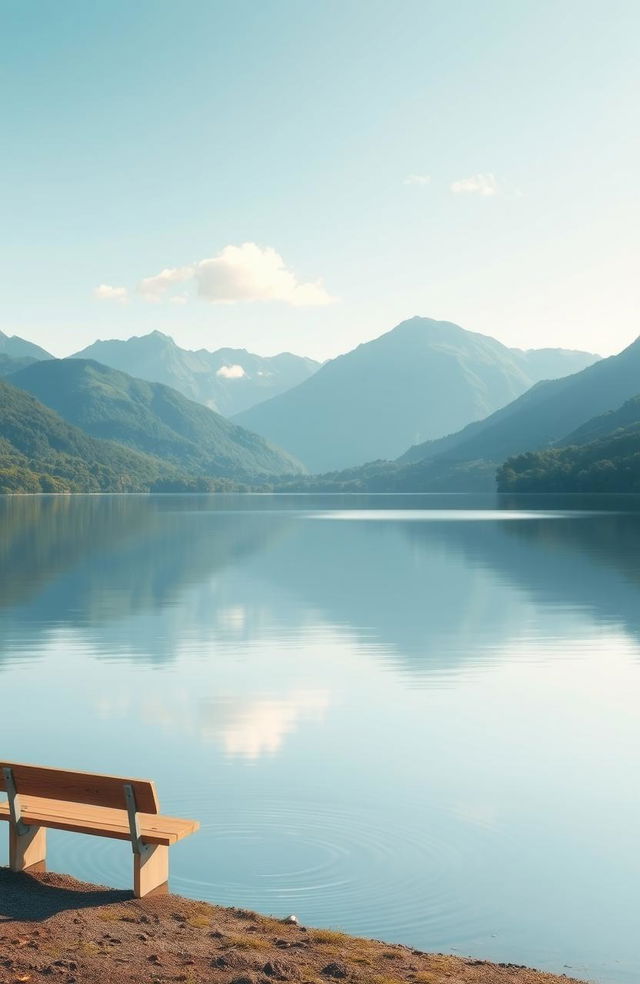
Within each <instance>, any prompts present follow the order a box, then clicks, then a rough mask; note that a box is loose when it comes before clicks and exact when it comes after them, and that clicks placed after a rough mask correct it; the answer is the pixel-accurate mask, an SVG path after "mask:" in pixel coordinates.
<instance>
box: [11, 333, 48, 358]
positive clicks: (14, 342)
mask: <svg viewBox="0 0 640 984" xmlns="http://www.w3.org/2000/svg"><path fill="white" fill-rule="evenodd" d="M0 353H2V354H3V355H8V356H9V357H10V358H12V359H22V358H30V359H52V358H53V356H52V355H50V354H49V353H48V352H46V351H45V350H44V349H43V348H40V346H39V345H35V344H34V343H33V342H28V341H27V340H26V339H25V338H18V336H17V335H5V333H4V332H3V331H0Z"/></svg>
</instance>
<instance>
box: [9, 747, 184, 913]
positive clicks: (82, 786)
mask: <svg viewBox="0 0 640 984" xmlns="http://www.w3.org/2000/svg"><path fill="white" fill-rule="evenodd" d="M0 791H3V792H6V794H7V801H6V802H1V803H0V820H8V821H9V865H10V868H11V870H12V871H27V870H28V869H29V868H32V869H34V870H41V871H42V870H45V865H46V855H47V845H46V833H47V827H52V828H55V829H56V830H70V831H73V832H75V833H79V834H94V835H96V836H98V837H114V838H116V840H125V841H130V842H131V846H132V848H133V890H134V894H135V896H136V898H142V897H143V896H144V895H149V893H151V892H154V893H156V892H166V891H167V890H168V880H169V848H170V847H171V845H172V844H175V843H176V842H177V841H179V840H182V838H183V837H188V836H189V834H193V833H195V831H196V830H197V829H198V827H199V826H200V825H199V823H198V822H197V821H196V820H179V819H177V818H175V817H165V816H161V815H160V814H159V810H160V804H159V803H158V794H157V792H156V787H155V784H154V783H153V782H150V781H149V780H147V779H125V778H122V777H118V776H105V775H99V774H93V773H89V772H67V771H64V770H63V769H47V768H43V767H41V766H39V765H22V764H19V763H17V762H2V761H0Z"/></svg>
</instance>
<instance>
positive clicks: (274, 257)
mask: <svg viewBox="0 0 640 984" xmlns="http://www.w3.org/2000/svg"><path fill="white" fill-rule="evenodd" d="M195 277H196V281H197V284H198V293H199V295H200V297H204V298H205V300H207V301H211V302H213V303H224V302H227V303H228V302H231V301H284V302H285V303H287V304H291V305H293V306H294V307H303V306H306V305H309V306H311V305H318V304H329V303H331V301H332V300H333V298H332V297H330V295H329V294H328V293H327V291H326V290H325V288H324V287H323V285H322V283H321V282H320V281H316V282H309V283H300V281H299V280H298V279H297V277H296V276H295V274H294V273H292V271H291V270H289V269H287V267H286V266H285V263H284V260H283V259H282V257H281V256H280V254H279V253H276V251H275V250H274V249H271V247H269V246H267V247H264V248H263V247H262V246H258V245H256V243H243V244H242V246H225V247H224V249H223V250H221V252H220V253H218V254H217V255H216V256H213V257H211V258H210V259H206V260H201V261H200V262H199V263H197V264H196V266H195Z"/></svg>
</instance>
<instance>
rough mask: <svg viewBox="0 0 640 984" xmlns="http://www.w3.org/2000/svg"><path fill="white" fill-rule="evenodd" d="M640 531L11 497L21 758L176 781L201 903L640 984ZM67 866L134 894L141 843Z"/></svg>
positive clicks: (473, 502)
mask: <svg viewBox="0 0 640 984" xmlns="http://www.w3.org/2000/svg"><path fill="white" fill-rule="evenodd" d="M637 510H638V505H637V502H636V501H635V500H633V499H624V498H621V499H619V500H618V501H617V502H616V501H610V500H602V499H594V500H592V501H589V500H585V499H583V498H580V497H565V498H564V499H561V500H557V499H546V498H545V497H536V498H534V499H531V500H526V499H523V498H521V497H513V498H511V499H506V498H503V499H497V498H494V497H489V496H487V497H481V498H478V497H472V496H463V495H457V496H438V495H425V496H415V495H414V496H215V497H209V496H202V497H199V496H175V497H174V496H164V497H151V498H149V497H144V496H139V497H138V496H121V497H119V496H113V497H110V496H105V497H94V496H87V497H82V496H78V497H64V496H62V497H55V496H53V497H41V498H6V499H4V500H3V501H0V537H1V538H0V697H1V700H0V715H1V742H0V755H2V757H6V758H9V759H16V760H22V761H34V762H39V763H45V764H51V765H56V766H60V767H75V768H79V769H86V770H93V771H105V772H114V773H123V774H129V775H140V776H149V777H152V778H155V779H156V780H157V782H158V788H159V792H160V798H161V804H162V807H163V810H164V811H165V812H169V813H175V814H177V815H182V816H187V817H195V818H198V819H199V820H200V821H201V823H202V830H201V832H200V833H198V834H197V835H196V836H195V837H192V838H190V839H189V840H187V841H185V842H183V843H181V844H179V845H178V846H177V847H175V848H174V849H173V850H172V852H171V875H172V877H171V887H172V889H173V890H174V891H176V892H179V893H182V894H185V895H190V896H193V897H196V898H205V899H209V900H211V901H213V902H219V903H223V904H231V905H237V906H242V907H247V908H254V909H258V910H260V911H263V912H268V913H273V914H275V915H278V916H286V915H288V914H289V913H291V912H293V913H296V914H297V916H298V917H299V918H300V920H301V921H303V922H305V923H307V924H309V925H316V926H326V927H332V928H339V929H342V930H345V931H348V932H353V933H358V934H363V935H368V936H375V937H379V938H383V939H388V940H392V941H399V942H406V943H410V944H413V945H415V946H417V947H419V948H421V949H427V950H437V951H450V952H455V953H460V954H471V955H474V956H479V957H487V958H490V959H496V960H501V961H513V962H516V963H527V964H532V965H535V966H538V967H541V968H544V969H549V970H554V971H556V972H560V973H563V972H564V973H566V974H568V975H570V976H575V977H580V978H585V979H595V980H597V981H600V982H603V984H623V982H624V984H627V982H634V984H635V982H637V980H638V978H639V976H640V933H638V912H639V903H640V849H639V839H640V789H639V782H640V713H639V709H640V511H637ZM6 841H7V838H6V831H2V832H0V863H2V864H6V862H7V844H6ZM49 861H50V867H51V868H52V870H60V871H68V872H70V873H72V874H74V875H76V876H77V877H79V878H83V879H86V880H90V881H96V882H101V883H108V884H112V885H118V886H123V887H128V886H129V885H130V871H131V852H130V848H129V847H128V845H126V844H124V843H122V842H118V841H109V840H102V839H97V838H96V839H92V838H84V837H78V836H74V835H71V834H63V833H59V832H55V831H54V832H52V833H51V834H50V850H49Z"/></svg>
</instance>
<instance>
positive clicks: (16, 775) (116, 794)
mask: <svg viewBox="0 0 640 984" xmlns="http://www.w3.org/2000/svg"><path fill="white" fill-rule="evenodd" d="M7 767H8V768H10V769H11V770H12V772H13V781H14V783H15V786H16V792H17V793H18V794H21V795H23V796H41V797H44V798H46V799H54V800H64V801H65V802H66V803H84V804H86V805H87V806H108V807H111V808H112V809H115V810H126V808H127V804H126V801H125V796H124V787H125V785H126V784H129V785H130V786H132V787H133V791H134V793H135V797H136V807H137V808H138V810H139V811H140V813H158V812H159V811H160V804H159V802H158V794H157V792H156V787H155V783H153V782H151V780H149V779H126V778H123V777H121V776H104V775H100V774H99V773H93V772H68V771H66V770H65V769H47V768H43V767H42V766H40V765H24V764H21V763H18V762H3V761H0V791H3V792H6V783H5V778H4V772H3V769H4V768H7Z"/></svg>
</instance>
